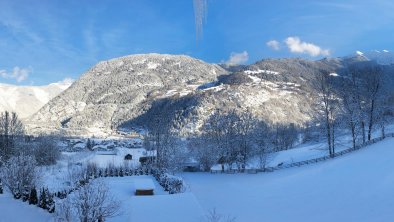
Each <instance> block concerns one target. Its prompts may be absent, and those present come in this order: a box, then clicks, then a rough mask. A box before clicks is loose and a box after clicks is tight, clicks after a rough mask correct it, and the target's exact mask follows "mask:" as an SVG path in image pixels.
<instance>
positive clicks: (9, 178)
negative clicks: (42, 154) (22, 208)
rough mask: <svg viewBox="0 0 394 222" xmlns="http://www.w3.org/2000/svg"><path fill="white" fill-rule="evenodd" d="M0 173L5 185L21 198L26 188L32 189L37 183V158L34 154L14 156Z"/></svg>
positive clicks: (16, 196) (15, 195)
mask: <svg viewBox="0 0 394 222" xmlns="http://www.w3.org/2000/svg"><path fill="white" fill-rule="evenodd" d="M0 174H1V175H2V180H3V183H4V185H5V186H6V187H7V188H8V189H9V190H10V192H11V193H12V194H13V196H14V198H16V199H19V198H21V196H22V194H23V193H24V192H25V190H26V189H28V190H30V189H31V188H32V187H35V185H36V182H37V180H38V174H37V171H36V160H35V159H34V157H32V156H26V155H20V156H13V157H11V158H10V159H9V160H8V161H7V162H6V163H5V164H4V166H3V167H2V168H1V172H0Z"/></svg>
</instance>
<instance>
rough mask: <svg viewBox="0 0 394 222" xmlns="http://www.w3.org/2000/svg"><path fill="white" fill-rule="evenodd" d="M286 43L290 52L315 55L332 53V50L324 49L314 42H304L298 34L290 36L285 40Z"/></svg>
mask: <svg viewBox="0 0 394 222" xmlns="http://www.w3.org/2000/svg"><path fill="white" fill-rule="evenodd" d="M285 43H286V45H287V47H288V48H289V50H290V52H293V53H305V54H309V55H310V56H313V57H315V56H319V55H323V56H328V55H330V50H328V49H322V48H320V47H319V46H317V45H315V44H312V43H308V42H302V41H301V39H300V38H299V37H296V36H293V37H288V38H287V39H286V40H285Z"/></svg>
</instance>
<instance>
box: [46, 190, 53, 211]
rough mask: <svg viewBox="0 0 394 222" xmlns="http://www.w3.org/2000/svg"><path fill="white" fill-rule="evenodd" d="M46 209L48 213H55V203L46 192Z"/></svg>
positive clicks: (51, 196) (51, 195)
mask: <svg viewBox="0 0 394 222" xmlns="http://www.w3.org/2000/svg"><path fill="white" fill-rule="evenodd" d="M47 192H48V193H47V207H46V209H47V210H48V212H49V213H53V212H55V201H54V200H53V194H50V193H49V191H48V190H47Z"/></svg>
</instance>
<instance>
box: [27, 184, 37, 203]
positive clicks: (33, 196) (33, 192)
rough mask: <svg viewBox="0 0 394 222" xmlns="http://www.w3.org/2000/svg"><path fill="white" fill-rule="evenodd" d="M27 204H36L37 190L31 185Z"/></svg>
mask: <svg viewBox="0 0 394 222" xmlns="http://www.w3.org/2000/svg"><path fill="white" fill-rule="evenodd" d="M29 204H34V205H36V204H38V198H37V190H36V188H35V187H33V188H32V189H31V191H30V195H29Z"/></svg>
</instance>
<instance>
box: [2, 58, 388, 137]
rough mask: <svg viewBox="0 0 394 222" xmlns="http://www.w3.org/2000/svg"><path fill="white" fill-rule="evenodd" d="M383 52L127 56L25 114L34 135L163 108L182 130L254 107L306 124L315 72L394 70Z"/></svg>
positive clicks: (114, 122) (96, 131)
mask: <svg viewBox="0 0 394 222" xmlns="http://www.w3.org/2000/svg"><path fill="white" fill-rule="evenodd" d="M377 53H378V52H376V54H374V53H371V54H369V53H361V52H359V53H356V54H354V55H351V56H347V57H342V58H326V59H322V60H318V61H311V60H305V59H299V58H290V59H264V60H261V61H258V62H256V63H254V64H251V65H244V66H237V67H229V66H226V65H216V64H209V63H205V62H203V61H201V60H198V59H194V58H191V57H188V56H183V55H162V54H142V55H130V56H125V57H121V58H116V59H111V60H108V61H103V62H100V63H98V64H97V65H95V66H94V67H92V68H91V69H90V70H88V71H87V72H86V73H84V74H83V75H82V76H81V77H80V78H79V79H78V80H76V81H75V82H74V83H73V84H72V85H71V86H70V87H69V88H67V89H66V90H65V91H63V92H61V93H60V94H59V95H58V96H56V97H54V98H53V99H51V100H50V101H49V102H48V103H46V104H45V105H44V106H43V107H42V108H41V109H39V110H38V112H36V113H35V114H34V115H32V116H31V117H29V118H28V119H26V125H27V128H28V129H29V132H31V133H49V132H62V133H67V134H70V135H95V136H100V135H108V134H111V133H112V132H114V131H115V130H117V129H118V128H130V127H141V126H144V124H146V123H148V122H149V121H152V119H153V118H152V117H154V116H155V115H158V114H160V113H162V112H165V113H168V114H169V116H171V118H181V121H182V128H181V129H180V130H181V131H184V132H189V133H190V132H195V131H196V130H197V131H198V130H199V128H200V127H201V125H202V124H203V122H204V121H205V120H206V119H207V118H208V117H209V116H210V115H211V114H212V112H213V111H214V110H216V109H227V110H228V109H236V110H238V111H240V112H245V111H249V112H252V113H253V114H254V115H255V116H256V117H258V118H260V119H264V120H266V121H267V122H271V123H283V124H289V123H294V124H298V125H303V124H304V123H306V122H308V121H309V120H311V119H312V116H313V113H315V110H314V109H315V107H316V102H317V101H316V98H317V94H318V93H317V91H316V84H317V83H316V78H315V76H316V74H317V73H319V72H325V71H330V72H336V73H339V75H342V74H341V72H342V71H343V70H345V69H346V67H348V66H349V65H354V64H359V63H370V62H372V63H373V62H374V61H378V59H377V58H379V61H378V62H379V63H380V64H382V67H384V69H385V70H386V71H387V72H390V73H391V72H392V71H393V70H394V68H393V67H394V65H391V62H388V61H390V60H389V59H388V58H390V57H391V53H390V52H380V53H383V56H381V57H378V56H377V55H379V54H377ZM372 55H375V57H373V56H372ZM383 58H387V59H383ZM383 61H385V62H384V63H383ZM390 78H391V79H389V80H388V81H392V79H393V78H394V75H390ZM27 91H28V90H26V92H27ZM33 92H34V91H33ZM390 93H392V91H391V92H390ZM30 94H33V93H30ZM34 95H36V94H34ZM37 95H38V97H37V98H40V99H37V100H38V101H41V102H42V103H40V104H41V105H42V104H43V103H44V102H45V101H47V99H42V98H50V96H47V97H45V96H40V95H39V94H37ZM9 101H10V103H12V101H13V100H9ZM13 104H22V103H20V102H19V103H15V102H14V103H13ZM38 106H39V105H35V107H38ZM26 107H28V106H26ZM24 109H27V108H24ZM26 116H27V115H26Z"/></svg>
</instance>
